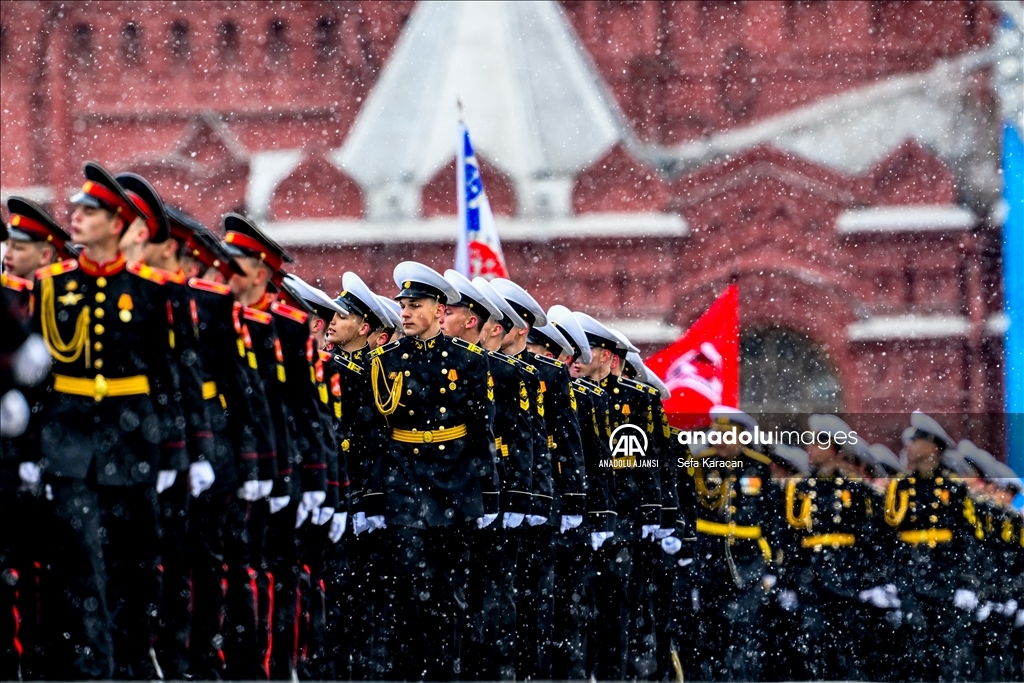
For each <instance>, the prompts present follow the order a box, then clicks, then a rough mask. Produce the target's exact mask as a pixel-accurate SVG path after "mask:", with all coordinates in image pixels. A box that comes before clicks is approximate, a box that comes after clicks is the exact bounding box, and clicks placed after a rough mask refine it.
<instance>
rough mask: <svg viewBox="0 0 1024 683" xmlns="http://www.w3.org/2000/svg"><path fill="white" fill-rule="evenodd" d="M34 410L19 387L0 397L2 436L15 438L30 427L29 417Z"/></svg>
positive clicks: (0, 430) (0, 427)
mask: <svg viewBox="0 0 1024 683" xmlns="http://www.w3.org/2000/svg"><path fill="white" fill-rule="evenodd" d="M31 414H32V411H31V410H30V409H29V407H28V401H26V400H25V397H24V396H22V394H21V392H20V391H18V390H17V389H11V390H10V391H8V392H7V393H6V394H4V396H3V398H0V436H6V437H7V438H9V439H13V438H14V437H16V436H21V435H22V434H24V433H25V430H26V429H28V418H29V415H31Z"/></svg>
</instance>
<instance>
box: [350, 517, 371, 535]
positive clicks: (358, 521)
mask: <svg viewBox="0 0 1024 683" xmlns="http://www.w3.org/2000/svg"><path fill="white" fill-rule="evenodd" d="M369 528H370V523H369V522H367V521H366V513H365V512H357V513H355V514H354V515H352V533H354V534H355V535H356V536H358V535H359V534H361V533H363V532H364V531H366V530H367V529H369Z"/></svg>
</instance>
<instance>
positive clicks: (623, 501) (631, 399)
mask: <svg viewBox="0 0 1024 683" xmlns="http://www.w3.org/2000/svg"><path fill="white" fill-rule="evenodd" d="M600 387H601V388H602V389H604V391H605V392H607V394H608V405H609V411H608V416H609V420H610V422H611V428H612V432H615V430H616V429H617V428H619V427H620V426H622V425H624V424H632V425H636V426H638V427H640V428H641V429H643V430H644V431H645V432H647V434H648V444H650V437H651V435H652V434H653V431H654V425H653V422H652V421H649V420H648V407H649V405H650V403H649V400H648V396H649V394H648V393H647V391H646V390H645V389H644V390H642V389H639V388H637V386H636V382H633V381H632V380H630V379H628V378H624V377H616V376H615V375H608V376H607V377H605V378H604V379H603V380H601V382H600ZM612 455H613V456H614V453H613V454H612ZM612 461H613V463H615V462H618V459H616V458H614V457H613V458H612ZM659 467H660V462H659ZM613 471H614V472H615V475H614V476H615V493H614V496H615V504H616V508H617V511H618V513H619V515H618V525H617V527H616V539H617V540H632V539H634V538H638V537H639V536H640V527H641V526H643V525H660V524H661V477H660V472H659V469H658V467H621V468H616V467H613Z"/></svg>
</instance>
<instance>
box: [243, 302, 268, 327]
mask: <svg viewBox="0 0 1024 683" xmlns="http://www.w3.org/2000/svg"><path fill="white" fill-rule="evenodd" d="M244 314H245V319H246V320H251V321H253V322H254V323H259V324H261V325H269V324H270V321H271V320H272V318H271V317H270V314H269V313H267V312H266V311H257V310H256V309H255V308H249V307H248V306H246V307H245V309H244Z"/></svg>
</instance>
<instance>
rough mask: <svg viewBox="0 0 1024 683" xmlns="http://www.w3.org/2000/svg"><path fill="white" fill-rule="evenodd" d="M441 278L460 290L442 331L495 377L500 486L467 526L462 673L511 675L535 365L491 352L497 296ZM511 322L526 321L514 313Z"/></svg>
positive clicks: (499, 324) (454, 276)
mask: <svg viewBox="0 0 1024 683" xmlns="http://www.w3.org/2000/svg"><path fill="white" fill-rule="evenodd" d="M444 277H445V279H446V280H448V282H449V284H451V286H452V287H453V288H454V289H455V290H456V291H457V292H458V293H459V301H458V303H456V304H449V305H447V306H445V314H444V318H443V319H442V321H441V331H442V332H444V333H445V334H446V335H448V336H450V337H458V338H459V339H462V340H463V341H466V342H470V343H472V344H476V345H478V346H480V347H481V348H483V349H484V350H485V352H486V354H485V355H486V358H487V360H488V367H489V370H490V373H491V377H492V379H493V380H494V441H495V451H496V453H497V456H498V457H497V472H498V482H499V486H500V489H499V491H498V494H499V501H500V502H499V506H498V507H499V512H500V518H497V519H494V520H493V521H488V520H487V518H486V517H485V520H484V521H485V522H487V524H486V525H485V526H484V527H483V528H479V529H475V530H471V532H470V556H471V558H472V565H473V570H472V572H471V573H470V577H469V578H470V583H469V590H468V604H469V621H468V624H467V626H468V628H467V633H466V638H465V640H464V644H463V656H462V660H463V667H462V676H463V677H464V678H466V679H470V680H511V679H513V678H515V675H516V668H515V665H516V661H515V644H516V604H515V581H516V576H517V569H518V547H519V543H518V541H519V539H518V532H517V531H516V530H515V528H516V527H519V526H520V525H521V524H522V520H524V519H525V518H526V515H528V514H530V504H531V496H530V484H531V478H532V466H533V444H534V438H533V434H534V433H535V431H536V430H537V429H539V426H535V425H539V418H538V416H537V414H536V410H535V406H534V405H533V403H534V400H535V398H536V396H535V395H534V396H531V394H530V391H529V389H528V384H527V382H528V381H529V380H530V379H532V376H533V374H535V372H536V370H535V369H534V368H533V367H532V366H530V365H527V364H526V363H523V362H522V361H518V360H516V359H515V358H512V357H511V356H506V355H505V354H503V353H501V352H500V351H498V349H499V348H500V344H501V340H502V339H503V338H504V336H505V332H504V327H503V323H506V321H512V318H510V317H508V316H506V314H505V310H504V309H507V310H509V311H511V309H510V308H509V306H508V304H507V302H505V301H504V300H502V299H500V297H495V300H492V299H491V298H490V297H489V296H488V295H487V294H486V293H485V292H483V291H482V290H481V289H479V288H477V287H476V285H474V284H473V283H472V282H470V281H469V280H468V279H467V278H466V277H465V276H463V275H461V274H460V273H458V272H457V271H454V270H448V271H445V275H444ZM502 304H504V306H502ZM513 322H516V323H518V324H520V325H522V327H523V328H525V327H526V323H525V322H523V321H522V319H521V318H518V317H517V320H515V321H513ZM513 322H508V323H507V324H508V325H510V326H511V325H512V324H513ZM485 495H487V492H485ZM510 523H511V527H512V528H510Z"/></svg>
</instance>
